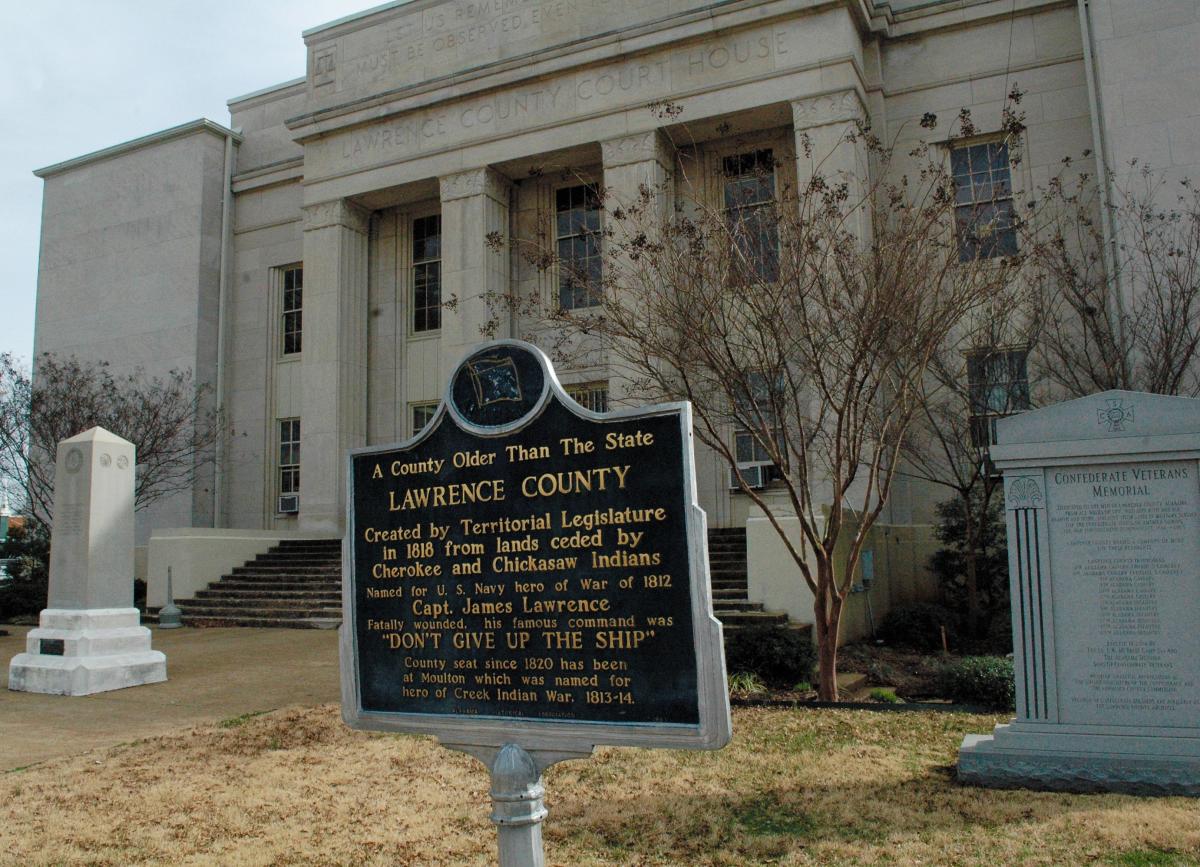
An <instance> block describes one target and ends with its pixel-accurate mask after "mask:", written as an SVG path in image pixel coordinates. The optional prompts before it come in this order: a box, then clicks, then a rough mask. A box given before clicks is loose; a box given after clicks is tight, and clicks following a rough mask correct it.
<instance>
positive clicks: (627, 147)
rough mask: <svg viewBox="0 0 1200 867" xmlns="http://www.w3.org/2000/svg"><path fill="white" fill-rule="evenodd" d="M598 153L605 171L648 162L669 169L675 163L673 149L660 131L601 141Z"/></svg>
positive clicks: (653, 130)
mask: <svg viewBox="0 0 1200 867" xmlns="http://www.w3.org/2000/svg"><path fill="white" fill-rule="evenodd" d="M600 151H601V153H602V154H603V157H602V159H603V161H604V167H605V168H606V169H609V168H616V167H617V166H628V165H633V164H634V163H644V162H650V161H654V162H656V163H658V164H659V165H662V166H667V167H668V168H669V167H671V166H672V165H674V162H675V158H674V153H675V147H674V145H672V144H671V141H670V139H668V138H667V135H666V133H664V132H663V131H662V130H661V129H652V130H648V131H646V132H643V133H637V134H636V135H626V136H621V137H620V138H611V139H608V140H607V141H602V142H600Z"/></svg>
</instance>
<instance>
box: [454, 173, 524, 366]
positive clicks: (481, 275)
mask: <svg viewBox="0 0 1200 867" xmlns="http://www.w3.org/2000/svg"><path fill="white" fill-rule="evenodd" d="M439 186H440V188H441V197H442V300H443V301H446V300H448V299H451V298H454V299H456V306H455V308H454V309H453V310H446V311H445V312H444V313H443V314H442V340H441V353H440V367H441V372H440V373H441V376H440V381H441V382H442V383H445V382H446V381H447V380H449V378H450V374H451V373H453V371H454V367H455V366H456V365H457V364H458V362H459V361H461V360H462V357H463V356H464V355H465V354H466V352H467V350H468V349H469V348H470V347H472V346H474V345H475V344H477V343H479V342H480V341H483V340H487V339H490V338H492V337H497V338H499V337H511V336H512V335H513V329H512V320H513V318H514V317H513V313H512V310H511V308H510V307H509V306H508V305H507V304H506V303H504V300H503V299H504V298H505V297H506V296H507V295H508V291H509V281H510V262H511V257H510V252H509V248H508V239H509V225H508V222H509V202H510V199H511V191H512V185H511V183H510V182H509V180H508V178H506V177H504V175H502V174H500V173H499V172H497V171H496V170H495V169H493V168H490V167H487V166H485V167H483V168H477V169H467V170H466V171H463V172H457V173H455V174H453V175H446V176H444V177H442V178H440V179H439ZM484 330H486V331H487V332H488V333H487V334H484V333H483V331H484Z"/></svg>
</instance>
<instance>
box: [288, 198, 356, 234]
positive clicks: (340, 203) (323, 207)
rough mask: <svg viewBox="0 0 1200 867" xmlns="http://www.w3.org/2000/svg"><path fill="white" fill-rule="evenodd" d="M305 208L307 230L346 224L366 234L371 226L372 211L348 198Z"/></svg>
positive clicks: (305, 229) (347, 226)
mask: <svg viewBox="0 0 1200 867" xmlns="http://www.w3.org/2000/svg"><path fill="white" fill-rule="evenodd" d="M303 210H304V231H306V232H311V231H313V230H314V229H325V228H328V227H330V226H345V227H346V228H347V229H350V230H352V231H355V232H358V233H359V234H360V235H365V234H367V231H368V229H369V226H370V221H371V212H370V211H368V210H367V209H366V208H363V207H360V206H358V205H356V204H354V203H353V202H351V201H349V200H347V199H335V200H334V201H332V202H319V203H317V204H315V205H306V206H305V207H304V209H303Z"/></svg>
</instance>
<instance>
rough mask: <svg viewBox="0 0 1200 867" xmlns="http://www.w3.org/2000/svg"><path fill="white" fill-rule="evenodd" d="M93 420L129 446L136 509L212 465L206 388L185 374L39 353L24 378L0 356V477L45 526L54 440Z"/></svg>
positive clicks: (213, 433)
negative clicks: (124, 369) (121, 369)
mask: <svg viewBox="0 0 1200 867" xmlns="http://www.w3.org/2000/svg"><path fill="white" fill-rule="evenodd" d="M96 425H99V426H100V427H103V428H105V429H106V430H108V431H111V432H112V433H114V434H116V435H118V436H120V437H124V438H125V439H127V440H129V441H130V442H132V443H133V444H134V446H135V447H136V449H137V460H138V465H137V481H136V486H135V504H136V508H138V509H144V508H145V507H146V506H148V505H150V504H151V503H153V502H155V501H156V500H158V499H161V498H162V497H165V496H167V495H169V494H172V493H175V492H176V491H180V490H184V489H186V488H188V487H189V486H191V484H192V483H193V482H194V481H195V479H196V475H197V472H198V471H199V470H200V469H201V468H202V467H203V466H204V465H205V464H206V463H211V462H212V460H213V446H214V444H215V442H216V438H217V434H218V419H217V413H216V412H214V411H213V410H211V409H210V408H209V401H208V386H206V385H203V384H197V383H195V382H194V380H193V378H192V375H191V373H189V372H186V371H178V370H173V371H171V372H170V373H169V374H167V375H166V377H163V378H158V377H155V378H147V377H146V376H145V374H144V373H143V371H141V370H140V369H139V370H135V371H133V372H131V373H126V374H114V373H113V372H112V370H111V369H110V367H109V365H108V364H107V363H105V362H84V361H80V360H78V359H77V358H74V357H70V358H66V359H63V358H58V357H55V356H53V355H50V354H48V353H46V354H43V355H41V356H39V357H38V359H37V369H36V372H35V374H34V375H33V376H32V377H31V376H30V374H29V373H28V371H27V370H26V369H25V368H24V367H22V366H21V364H20V363H19V362H18V361H17V359H16V358H15V357H14V356H12V355H11V354H9V353H5V354H3V355H0V475H2V476H4V477H6V478H8V479H12V480H13V481H14V482H15V484H16V485H17V486H19V488H20V489H21V490H22V491H23V492H24V494H25V497H26V500H27V504H26V505H27V508H28V509H29V510H30V512H31V514H32V515H33V516H34V517H35V518H36V519H37V520H39V521H41V522H42V523H44V524H46V525H47V526H50V524H51V521H52V518H53V514H52V510H53V505H54V500H53V495H54V455H55V453H56V451H57V447H58V443H59V442H60V441H61V440H63V439H66V438H68V437H72V436H75V435H76V434H79V433H82V432H83V431H85V430H88V429H90V428H92V427H95V426H96Z"/></svg>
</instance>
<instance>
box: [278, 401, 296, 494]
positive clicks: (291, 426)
mask: <svg viewBox="0 0 1200 867" xmlns="http://www.w3.org/2000/svg"><path fill="white" fill-rule="evenodd" d="M298 493H300V419H298V418H281V419H280V420H279V494H280V496H283V495H285V494H298Z"/></svg>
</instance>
